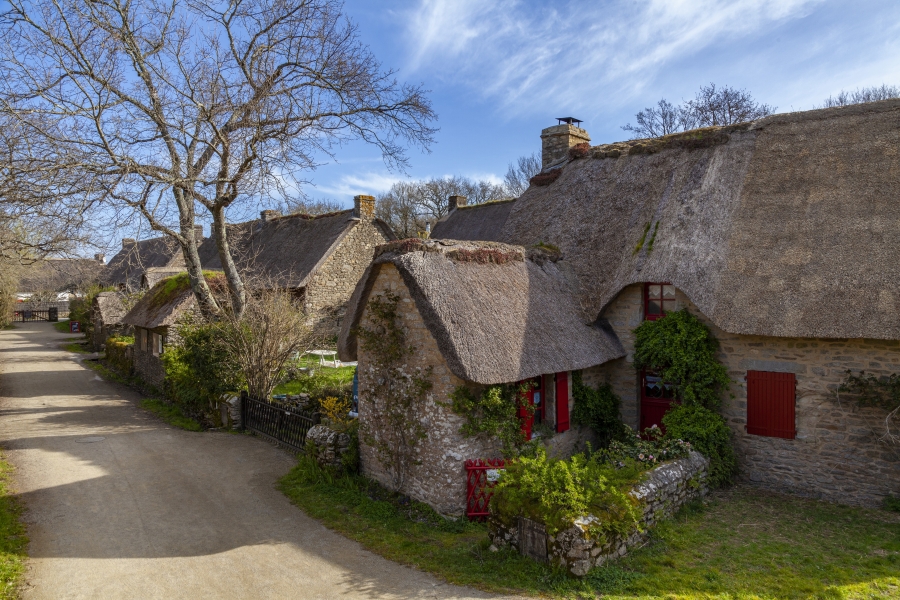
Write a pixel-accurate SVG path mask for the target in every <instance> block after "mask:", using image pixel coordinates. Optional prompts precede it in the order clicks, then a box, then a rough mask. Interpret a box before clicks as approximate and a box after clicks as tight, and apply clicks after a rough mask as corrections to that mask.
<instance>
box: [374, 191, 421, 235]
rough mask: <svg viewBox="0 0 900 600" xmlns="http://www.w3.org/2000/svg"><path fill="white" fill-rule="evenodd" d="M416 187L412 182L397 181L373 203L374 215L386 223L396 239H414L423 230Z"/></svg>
mask: <svg viewBox="0 0 900 600" xmlns="http://www.w3.org/2000/svg"><path fill="white" fill-rule="evenodd" d="M418 198H419V196H418V187H417V184H416V183H414V182H406V181H399V182H397V183H395V184H394V185H392V186H391V189H390V190H388V191H387V192H386V193H384V194H381V195H380V196H378V198H376V201H375V215H376V216H377V217H378V218H379V219H381V220H382V221H384V222H385V223H387V224H388V225H389V226H390V227H391V229H393V230H394V233H396V234H397V237H400V238H410V237H416V236H417V235H418V234H419V232H420V231H424V230H425V220H424V219H423V218H422V217H421V215H420V214H419V203H418V202H419V201H418Z"/></svg>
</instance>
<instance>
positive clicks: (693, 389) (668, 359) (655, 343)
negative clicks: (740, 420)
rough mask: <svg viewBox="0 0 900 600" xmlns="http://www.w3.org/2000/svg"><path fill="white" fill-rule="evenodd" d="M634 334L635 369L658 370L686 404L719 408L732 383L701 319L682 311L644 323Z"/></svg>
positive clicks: (717, 345) (716, 342)
mask: <svg viewBox="0 0 900 600" xmlns="http://www.w3.org/2000/svg"><path fill="white" fill-rule="evenodd" d="M634 333H635V343H634V366H635V368H638V369H652V370H654V371H657V372H658V373H659V374H660V376H661V377H662V378H663V380H665V381H667V382H669V383H671V384H673V385H675V396H676V398H678V400H679V401H680V402H681V403H682V404H685V405H695V404H696V405H699V406H703V407H706V408H709V409H715V408H718V406H719V404H720V403H721V394H722V392H724V391H725V390H727V389H728V386H729V384H730V383H731V380H730V379H729V378H728V370H727V369H726V368H725V366H724V365H723V364H722V363H720V362H719V359H718V358H717V357H716V353H717V352H718V349H719V342H718V340H716V338H715V337H714V336H713V335H712V333H711V332H710V331H709V328H708V327H707V326H706V325H704V324H703V322H702V321H700V319H698V318H697V317H695V316H694V315H692V314H691V313H689V312H688V311H687V309H682V310H679V311H675V312H671V313H669V314H667V315H666V316H665V317H664V318H662V319H658V320H656V321H644V322H643V323H641V324H640V325H639V326H638V327H637V329H635V330H634Z"/></svg>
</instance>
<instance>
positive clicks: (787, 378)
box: [747, 371, 797, 440]
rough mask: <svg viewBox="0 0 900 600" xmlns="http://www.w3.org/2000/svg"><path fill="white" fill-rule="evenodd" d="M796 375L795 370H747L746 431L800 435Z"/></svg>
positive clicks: (788, 436) (764, 433) (770, 435)
mask: <svg viewBox="0 0 900 600" xmlns="http://www.w3.org/2000/svg"><path fill="white" fill-rule="evenodd" d="M796 407H797V378H796V376H795V375H794V374H793V373H775V372H772V371H747V433H749V434H750V435H759V436H765V437H777V438H783V439H788V440H792V439H794V438H796V437H797V425H796V416H797V415H796V411H797V408H796Z"/></svg>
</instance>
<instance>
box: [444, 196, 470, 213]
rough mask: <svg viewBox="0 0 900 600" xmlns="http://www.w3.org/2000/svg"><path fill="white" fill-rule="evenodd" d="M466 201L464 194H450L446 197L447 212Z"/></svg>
mask: <svg viewBox="0 0 900 600" xmlns="http://www.w3.org/2000/svg"><path fill="white" fill-rule="evenodd" d="M466 202H467V199H466V197H465V196H450V197H449V198H447V212H453V211H454V210H456V209H457V208H459V207H460V206H465V205H466Z"/></svg>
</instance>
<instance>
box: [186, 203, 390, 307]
mask: <svg viewBox="0 0 900 600" xmlns="http://www.w3.org/2000/svg"><path fill="white" fill-rule="evenodd" d="M359 223H360V220H359V219H358V218H355V217H354V212H353V210H352V209H351V210H344V211H340V212H336V213H330V214H326V215H318V216H312V217H311V216H309V215H288V216H284V217H274V218H269V219H267V220H263V219H258V220H254V221H248V222H246V223H238V224H235V225H230V226H229V228H228V242H229V246H230V248H231V251H232V256H234V257H235V262H236V263H237V264H238V267H239V268H241V269H242V270H244V271H246V272H249V273H251V274H252V275H251V276H252V277H253V278H258V280H259V283H258V284H257V285H263V286H276V287H282V288H286V289H295V288H302V287H305V286H306V285H307V282H308V281H309V278H310V276H311V275H312V274H313V273H314V272H315V270H316V269H317V268H318V267H319V265H321V264H322V263H323V262H324V261H325V259H326V258H328V256H329V255H330V254H331V253H332V252H333V251H334V250H335V249H336V248H337V247H338V245H339V244H340V243H341V241H342V240H343V239H344V238H345V237H346V236H347V235H348V234H349V233H350V231H352V229H353V228H354V227H356V225H357V224H359ZM375 225H376V226H377V227H381V228H382V229H383V230H384V232H385V234H386V235H387V236H388V237H389V238H390V239H395V238H396V236H395V235H394V234H393V232H392V231H391V229H390V227H388V226H387V225H386V224H385V223H384V222H383V221H381V220H380V219H376V220H375ZM200 260H201V262H202V263H203V268H204V269H213V270H221V269H222V262H221V261H220V260H219V253H218V249H217V248H216V240H215V236H210V238H208V239H207V240H206V241H205V242H204V243H203V245H202V246H201V247H200Z"/></svg>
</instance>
